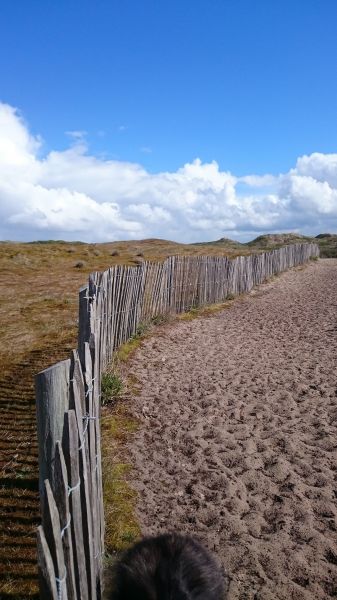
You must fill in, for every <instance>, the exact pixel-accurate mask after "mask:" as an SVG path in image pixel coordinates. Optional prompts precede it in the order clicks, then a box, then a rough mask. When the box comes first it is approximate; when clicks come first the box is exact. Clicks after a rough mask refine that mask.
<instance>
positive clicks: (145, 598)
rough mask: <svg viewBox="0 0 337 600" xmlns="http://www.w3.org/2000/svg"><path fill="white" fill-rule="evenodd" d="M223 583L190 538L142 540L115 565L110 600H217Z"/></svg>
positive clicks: (209, 559)
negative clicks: (112, 590)
mask: <svg viewBox="0 0 337 600" xmlns="http://www.w3.org/2000/svg"><path fill="white" fill-rule="evenodd" d="M223 598H225V596H224V583H223V577H222V575H221V572H220V570H219V568H218V566H217V564H216V562H215V560H214V559H213V557H212V556H211V555H210V554H209V553H208V552H207V551H206V550H205V548H203V546H202V545H201V544H200V543H199V542H197V541H196V540H194V539H193V538H191V537H188V536H185V535H180V534H178V533H168V534H164V535H160V536H157V537H153V538H146V539H144V540H142V541H141V542H139V543H137V544H135V545H134V546H133V547H132V548H130V549H129V550H128V551H127V552H126V553H125V555H124V556H123V557H122V559H121V560H120V561H119V562H118V563H117V565H116V567H115V573H114V592H113V593H112V595H111V596H110V600H221V599H223Z"/></svg>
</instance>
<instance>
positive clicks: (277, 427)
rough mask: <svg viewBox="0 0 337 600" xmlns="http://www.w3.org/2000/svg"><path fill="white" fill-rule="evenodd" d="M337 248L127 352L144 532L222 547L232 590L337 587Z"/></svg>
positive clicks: (329, 594) (279, 592) (289, 591)
mask: <svg viewBox="0 0 337 600" xmlns="http://www.w3.org/2000/svg"><path fill="white" fill-rule="evenodd" d="M336 367H337V260H335V259H326V260H319V261H318V262H312V263H310V264H309V265H308V266H306V267H304V268H303V267H300V268H297V269H293V270H291V271H288V272H286V273H283V274H282V275H281V276H280V277H278V278H277V279H274V280H273V281H271V282H269V283H267V284H264V285H262V286H260V287H259V288H258V289H256V290H253V292H252V293H250V294H249V295H246V296H244V297H242V298H237V299H235V300H234V301H233V302H232V303H231V307H230V308H229V309H225V310H223V311H222V312H219V313H215V314H213V315H212V316H211V317H208V318H199V319H195V320H192V321H180V322H176V323H174V324H170V325H166V326H164V327H162V328H160V329H158V332H157V333H156V334H155V335H154V336H152V337H150V338H148V339H145V340H144V342H143V344H142V346H141V348H139V349H138V350H137V352H136V353H135V355H134V356H133V358H132V360H131V363H130V366H129V368H130V371H131V372H132V374H134V375H135V376H136V377H137V378H138V380H139V381H140V382H141V392H140V395H138V396H136V395H135V397H134V398H132V402H131V405H132V406H133V409H132V410H133V412H134V414H135V415H136V416H137V417H138V418H139V419H140V421H141V427H140V430H139V431H138V432H137V434H136V435H135V436H134V438H133V441H132V443H131V444H130V448H129V450H130V454H131V460H132V462H133V464H134V467H135V469H134V471H133V476H132V478H131V485H132V486H133V487H134V488H135V489H136V490H137V491H138V505H137V514H138V518H139V522H140V525H141V529H142V533H143V534H144V535H149V534H157V533H159V532H164V531H168V530H169V531H172V530H177V531H182V532H185V533H188V534H191V535H194V536H196V537H197V538H198V539H200V540H201V541H202V542H203V543H204V544H205V545H206V546H207V547H208V548H209V549H210V550H211V551H213V552H214V553H215V554H216V555H217V556H218V559H219V561H220V563H221V564H222V565H223V566H224V568H225V569H226V570H227V572H228V573H229V576H230V578H231V580H230V586H229V598H230V599H231V600H234V599H235V600H238V599H240V600H243V599H247V600H248V599H249V600H250V599H252V600H253V599H254V600H271V599H284V600H285V599H287V600H290V599H296V600H300V599H306V600H308V599H312V600H319V599H323V598H324V599H326V598H335V597H337V531H336V530H337V519H336V516H337V460H336V459H337V369H336Z"/></svg>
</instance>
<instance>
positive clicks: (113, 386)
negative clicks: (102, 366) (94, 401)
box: [101, 373, 123, 405]
mask: <svg viewBox="0 0 337 600" xmlns="http://www.w3.org/2000/svg"><path fill="white" fill-rule="evenodd" d="M122 391H123V382H122V380H121V378H120V376H119V375H118V374H117V373H103V375H102V383H101V394H102V396H101V398H102V404H103V405H106V404H109V403H110V402H112V401H113V400H114V399H116V398H118V396H120V395H121V392H122Z"/></svg>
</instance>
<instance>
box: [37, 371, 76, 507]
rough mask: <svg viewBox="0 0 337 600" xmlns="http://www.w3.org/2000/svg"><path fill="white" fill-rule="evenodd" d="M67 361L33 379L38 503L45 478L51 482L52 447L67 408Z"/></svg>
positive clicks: (42, 496)
mask: <svg viewBox="0 0 337 600" xmlns="http://www.w3.org/2000/svg"><path fill="white" fill-rule="evenodd" d="M69 369H70V360H64V361H62V362H59V363H57V364H56V365H54V366H52V367H50V368H49V369H45V370H44V371H41V373H38V375H37V376H36V378H35V389H36V412H37V435H38V443H39V482H40V483H39V487H40V495H41V502H42V503H43V498H44V495H43V492H44V485H43V482H44V480H45V479H49V480H50V481H52V480H53V465H54V457H55V447H56V442H57V441H58V440H62V435H63V425H64V413H65V412H66V411H67V410H68V407H69V378H70V374H69Z"/></svg>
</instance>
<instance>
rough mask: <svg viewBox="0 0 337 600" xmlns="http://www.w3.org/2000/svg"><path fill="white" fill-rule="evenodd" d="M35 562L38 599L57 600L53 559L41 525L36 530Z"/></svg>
mask: <svg viewBox="0 0 337 600" xmlns="http://www.w3.org/2000/svg"><path fill="white" fill-rule="evenodd" d="M37 562H38V570H39V588H40V598H41V599H42V598H43V600H59V598H58V591H57V586H56V576H55V569H54V564H53V559H52V556H51V554H50V550H49V548H48V544H47V540H46V537H45V534H44V531H43V527H42V525H40V526H39V527H38V528H37Z"/></svg>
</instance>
